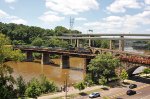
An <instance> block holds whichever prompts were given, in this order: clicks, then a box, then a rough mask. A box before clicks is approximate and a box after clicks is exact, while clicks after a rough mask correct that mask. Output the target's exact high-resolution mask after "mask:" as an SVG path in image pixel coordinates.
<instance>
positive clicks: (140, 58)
mask: <svg viewBox="0 0 150 99" xmlns="http://www.w3.org/2000/svg"><path fill="white" fill-rule="evenodd" d="M14 49H20V50H22V51H25V52H26V51H30V52H38V53H49V54H57V55H68V56H73V57H81V58H90V59H92V58H94V57H95V56H96V54H93V53H92V52H84V51H82V52H80V51H77V50H56V49H55V50H54V49H44V48H18V47H16V48H15V47H14ZM91 49H92V48H91ZM93 49H94V50H101V51H103V52H111V53H115V54H119V58H120V60H122V61H127V62H133V63H139V64H147V65H150V55H143V54H138V53H133V52H126V51H118V50H110V49H101V48H93Z"/></svg>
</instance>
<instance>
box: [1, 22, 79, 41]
mask: <svg viewBox="0 0 150 99" xmlns="http://www.w3.org/2000/svg"><path fill="white" fill-rule="evenodd" d="M0 33H2V34H4V35H6V36H7V37H9V38H10V39H11V40H12V43H13V44H31V43H32V41H33V40H36V39H37V38H41V39H42V40H45V37H46V36H61V35H63V34H64V33H65V34H69V33H81V32H80V31H78V30H72V31H71V30H69V29H67V28H65V27H62V26H57V27H55V28H54V29H43V28H40V27H36V26H27V25H23V24H14V23H9V24H6V23H2V22H0Z"/></svg>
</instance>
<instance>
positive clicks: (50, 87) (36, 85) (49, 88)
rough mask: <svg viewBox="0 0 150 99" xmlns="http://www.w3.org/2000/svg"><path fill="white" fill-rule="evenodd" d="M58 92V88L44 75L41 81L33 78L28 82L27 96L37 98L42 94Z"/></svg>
mask: <svg viewBox="0 0 150 99" xmlns="http://www.w3.org/2000/svg"><path fill="white" fill-rule="evenodd" d="M57 90H58V88H57V87H56V85H55V84H54V83H53V82H50V81H48V80H47V79H46V77H45V76H44V75H41V76H40V79H39V80H37V79H35V78H33V79H32V80H31V81H30V82H28V84H27V88H26V91H25V95H26V96H28V97H32V98H36V97H37V96H39V95H41V94H42V93H49V92H56V91H57Z"/></svg>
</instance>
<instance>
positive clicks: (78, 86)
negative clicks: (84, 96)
mask: <svg viewBox="0 0 150 99" xmlns="http://www.w3.org/2000/svg"><path fill="white" fill-rule="evenodd" d="M74 88H76V89H79V90H83V89H85V85H84V83H83V82H79V83H77V84H75V85H74Z"/></svg>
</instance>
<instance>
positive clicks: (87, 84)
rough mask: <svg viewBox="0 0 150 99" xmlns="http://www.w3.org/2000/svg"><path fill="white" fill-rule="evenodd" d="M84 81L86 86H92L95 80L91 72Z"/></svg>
mask: <svg viewBox="0 0 150 99" xmlns="http://www.w3.org/2000/svg"><path fill="white" fill-rule="evenodd" d="M84 83H85V85H86V86H92V85H93V84H94V82H93V81H92V76H91V75H90V74H87V75H86V77H85V79H84Z"/></svg>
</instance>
